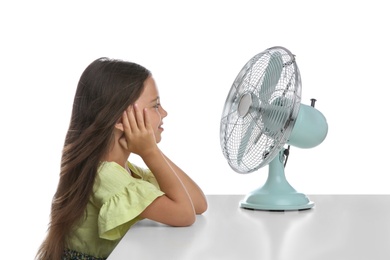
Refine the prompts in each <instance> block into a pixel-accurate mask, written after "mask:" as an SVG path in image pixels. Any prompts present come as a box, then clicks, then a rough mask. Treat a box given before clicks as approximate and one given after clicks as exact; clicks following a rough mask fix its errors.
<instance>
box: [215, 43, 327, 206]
mask: <svg viewBox="0 0 390 260" xmlns="http://www.w3.org/2000/svg"><path fill="white" fill-rule="evenodd" d="M314 102H315V100H314V99H312V104H311V105H310V106H308V105H304V104H301V77H300V72H299V70H298V66H297V63H296V61H295V56H294V55H293V54H292V53H291V52H290V51H289V50H288V49H286V48H284V47H280V46H276V47H272V48H269V49H266V50H265V51H263V52H261V53H259V54H257V55H255V56H254V57H253V58H252V59H250V60H249V61H248V62H247V63H246V64H245V66H244V67H243V68H242V70H241V71H240V72H239V74H238V76H237V77H236V79H235V81H234V82H233V85H232V87H231V89H230V92H229V94H228V96H227V99H226V102H225V106H224V109H223V113H222V118H221V125H220V142H221V147H222V152H223V155H224V156H225V158H226V159H227V161H228V163H229V165H230V167H231V168H232V169H233V170H234V171H236V172H237V173H251V172H253V171H256V170H258V169H259V168H261V167H263V166H265V165H268V164H269V168H268V177H267V181H266V182H265V184H264V185H263V186H261V187H260V188H258V189H256V190H254V191H252V192H250V193H248V194H247V195H246V197H245V198H244V200H242V201H241V202H240V207H242V208H247V209H257V210H276V211H279V210H281V211H283V210H303V209H310V208H312V207H313V206H314V202H312V201H310V200H309V198H308V197H307V196H306V195H305V194H302V193H299V192H297V191H296V190H295V189H294V188H293V187H292V186H291V185H290V184H289V182H288V181H287V179H286V177H285V164H286V162H287V158H288V154H289V150H290V145H292V146H295V147H299V148H312V147H315V146H317V145H319V144H320V143H322V141H323V140H324V139H325V137H326V135H327V132H328V124H327V122H326V119H325V117H324V116H323V114H322V113H321V112H319V111H318V110H317V109H315V108H314ZM286 145H287V146H288V148H285V146H286Z"/></svg>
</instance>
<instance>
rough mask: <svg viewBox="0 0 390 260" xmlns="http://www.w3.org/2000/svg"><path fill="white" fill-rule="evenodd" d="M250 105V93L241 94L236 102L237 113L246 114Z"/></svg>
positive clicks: (242, 115)
mask: <svg viewBox="0 0 390 260" xmlns="http://www.w3.org/2000/svg"><path fill="white" fill-rule="evenodd" d="M251 105H252V95H251V94H250V93H244V94H242V95H241V97H240V101H239V103H238V114H239V115H240V116H241V117H244V116H246V114H248V111H249V108H250V107H251Z"/></svg>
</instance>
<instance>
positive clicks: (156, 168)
mask: <svg viewBox="0 0 390 260" xmlns="http://www.w3.org/2000/svg"><path fill="white" fill-rule="evenodd" d="M122 121H123V128H124V132H125V138H126V142H127V144H128V145H127V146H128V149H129V152H131V153H135V154H138V155H139V156H140V157H141V158H142V159H143V161H144V162H145V164H146V165H147V167H148V168H149V169H150V170H151V171H152V172H153V174H154V176H155V177H156V179H157V182H158V184H159V186H160V188H161V190H162V191H163V192H164V193H165V195H163V196H160V197H158V198H156V199H155V200H154V201H153V202H152V203H151V204H150V205H149V206H148V207H147V208H146V209H145V210H144V211H143V212H142V213H141V214H140V215H141V217H143V218H148V219H151V220H154V221H157V222H161V223H164V224H167V225H171V226H189V225H192V224H193V223H194V222H195V219H196V218H195V210H194V205H193V203H192V200H191V197H190V194H189V192H188V191H187V189H186V186H185V185H184V183H183V182H182V180H181V179H180V178H179V177H178V173H176V171H175V169H174V167H172V166H171V164H170V163H169V162H168V160H167V159H166V158H165V156H164V155H163V153H162V152H161V151H160V149H159V148H158V146H157V143H156V140H155V137H154V133H153V129H152V127H151V125H150V123H149V117H148V113H147V110H146V109H145V110H144V112H143V113H142V111H139V109H138V108H137V106H136V105H134V106H133V108H130V109H127V110H126V111H125V112H124V114H123V118H122Z"/></svg>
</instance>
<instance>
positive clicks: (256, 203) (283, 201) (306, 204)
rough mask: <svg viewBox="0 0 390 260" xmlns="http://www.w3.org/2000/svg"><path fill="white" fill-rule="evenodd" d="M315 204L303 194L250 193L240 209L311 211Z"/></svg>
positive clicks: (241, 203)
mask: <svg viewBox="0 0 390 260" xmlns="http://www.w3.org/2000/svg"><path fill="white" fill-rule="evenodd" d="M314 205H315V204H314V202H312V201H310V200H309V198H308V197H307V196H306V195H304V194H302V193H295V194H261V193H260V194H259V193H255V192H253V193H250V194H248V195H247V196H246V197H245V199H244V200H242V201H241V202H240V207H241V208H245V209H254V210H270V211H291V210H305V209H311V208H312V207H313V206H314Z"/></svg>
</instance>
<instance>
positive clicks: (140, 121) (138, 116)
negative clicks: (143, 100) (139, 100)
mask: <svg viewBox="0 0 390 260" xmlns="http://www.w3.org/2000/svg"><path fill="white" fill-rule="evenodd" d="M134 113H135V119H136V120H137V126H138V129H140V130H143V129H145V122H144V115H143V113H142V111H140V110H139V108H138V105H137V104H134Z"/></svg>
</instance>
